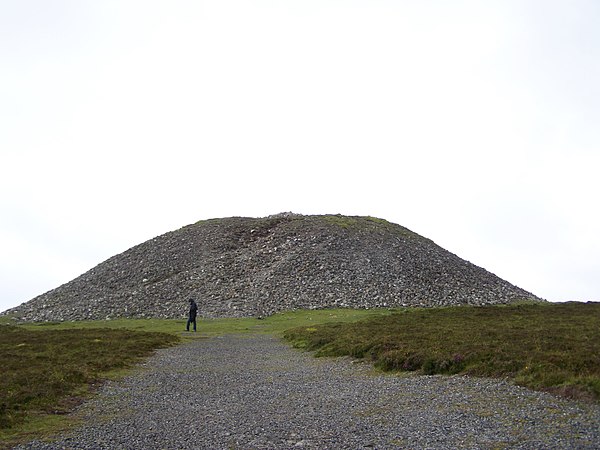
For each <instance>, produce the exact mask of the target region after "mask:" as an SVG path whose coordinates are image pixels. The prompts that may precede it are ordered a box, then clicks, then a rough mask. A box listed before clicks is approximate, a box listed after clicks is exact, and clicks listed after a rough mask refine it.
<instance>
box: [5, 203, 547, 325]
mask: <svg viewBox="0 0 600 450" xmlns="http://www.w3.org/2000/svg"><path fill="white" fill-rule="evenodd" d="M190 297H194V298H195V299H196V301H197V303H198V306H199V309H200V314H201V315H202V316H205V317H239V316H263V315H269V314H272V313H274V312H277V311H280V310H286V309H293V308H323V307H333V306H348V307H359V308H368V307H377V306H387V307H393V306H443V305H461V304H471V305H473V304H474V305H484V304H498V303H511V302H514V301H518V300H523V299H532V300H539V299H538V298H536V297H535V296H534V295H533V294H531V293H529V292H526V291H524V290H522V289H520V288H518V287H516V286H514V285H512V284H510V283H508V282H507V281H504V280H502V279H500V278H498V277H497V276H495V275H494V274H492V273H490V272H487V271H486V270H484V269H482V268H480V267H477V266H475V265H473V264H471V263H469V262H467V261H464V260H462V259H461V258H459V257H458V256H456V255H454V254H452V253H450V252H448V251H446V250H444V249H443V248H441V247H439V246H438V245H436V244H435V243H433V242H432V241H431V240H429V239H426V238H424V237H422V236H419V235H418V234H416V233H413V232H411V231H410V230H408V229H406V228H403V227H401V226H399V225H396V224H392V223H389V222H386V221H384V220H381V219H375V218H371V217H345V216H301V215H296V214H291V213H284V214H278V215H275V216H269V217H266V218H259V219H255V218H242V217H231V218H225V219H212V220H207V221H202V222H198V223H195V224H192V225H188V226H186V227H183V228H181V229H179V230H176V231H172V232H169V233H166V234H164V235H162V236H158V237H156V238H154V239H151V240H149V241H146V242H144V243H142V244H139V245H137V246H135V247H133V248H131V249H129V250H127V251H125V252H124V253H121V254H119V255H116V256H113V257H112V258H110V259H108V260H107V261H105V262H103V263H101V264H99V265H98V266H96V267H95V268H93V269H91V270H90V271H88V272H86V273H84V274H83V275H81V276H79V277H78V278H76V279H74V280H72V281H70V282H68V283H66V284H64V285H62V286H60V287H58V288H56V289H54V290H52V291H49V292H47V293H45V294H42V295H40V296H38V297H36V298H34V299H32V300H30V301H29V302H27V303H24V304H23V305H20V306H18V307H17V308H13V309H12V310H9V311H7V314H12V315H13V316H15V317H17V318H19V319H21V320H27V321H29V320H35V321H39V320H52V321H56V320H58V321H60V320H83V319H106V318H114V317H162V318H178V317H182V315H185V313H186V308H187V300H188V298H190Z"/></svg>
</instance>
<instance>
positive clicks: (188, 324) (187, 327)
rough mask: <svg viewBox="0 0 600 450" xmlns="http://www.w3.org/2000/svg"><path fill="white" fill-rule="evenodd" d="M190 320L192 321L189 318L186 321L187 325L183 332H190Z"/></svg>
mask: <svg viewBox="0 0 600 450" xmlns="http://www.w3.org/2000/svg"><path fill="white" fill-rule="evenodd" d="M191 320H192V319H191V318H189V319H188V321H187V325H186V326H185V330H186V331H190V322H191Z"/></svg>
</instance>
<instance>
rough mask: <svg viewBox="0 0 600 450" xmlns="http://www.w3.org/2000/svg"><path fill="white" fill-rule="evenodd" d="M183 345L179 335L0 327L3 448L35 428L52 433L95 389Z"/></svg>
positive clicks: (1, 439)
mask: <svg viewBox="0 0 600 450" xmlns="http://www.w3.org/2000/svg"><path fill="white" fill-rule="evenodd" d="M178 341H179V339H178V338H177V336H175V335H173V334H165V333H150V332H136V331H129V330H124V329H121V330H118V329H112V330H111V329H101V328H87V329H86V328H81V329H71V330H55V329H47V327H46V328H45V327H38V329H36V330H31V329H28V328H26V327H21V326H11V325H0V361H2V376H1V377H0V442H5V443H10V442H12V441H13V440H14V439H17V440H18V439H19V438H21V437H23V436H24V435H29V432H30V431H31V423H36V424H37V426H38V428H39V429H45V428H48V427H49V428H52V426H51V425H52V424H53V423H55V422H56V416H57V415H59V416H60V415H61V414H64V413H65V412H68V411H70V410H71V409H72V407H73V406H74V405H75V404H77V403H78V402H79V401H80V398H81V397H83V396H85V395H86V393H87V392H88V390H89V387H90V386H93V385H94V384H95V383H98V382H99V381H100V380H103V379H106V378H108V377H110V376H111V375H112V374H114V373H116V371H119V370H123V369H126V368H128V367H131V366H132V365H133V364H135V363H136V362H138V361H139V360H140V358H143V357H145V356H148V355H149V354H150V353H151V352H152V351H154V350H155V349H156V348H159V347H164V346H168V345H173V344H175V343H177V342H178ZM43 418H46V419H47V420H46V422H44V420H43ZM59 422H60V421H59Z"/></svg>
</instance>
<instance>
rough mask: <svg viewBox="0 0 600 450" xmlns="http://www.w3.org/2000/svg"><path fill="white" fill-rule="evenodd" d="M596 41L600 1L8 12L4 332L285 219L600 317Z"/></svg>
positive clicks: (114, 2) (376, 0)
mask: <svg viewBox="0 0 600 450" xmlns="http://www.w3.org/2000/svg"><path fill="white" fill-rule="evenodd" d="M599 23H600V2H597V1H595V0H589V1H584V0H569V1H556V0H535V1H534V0H497V1H494V0H492V1H465V0H463V1H461V0H457V1H442V0H439V1H435V0H430V1H427V0H424V1H416V0H415V1H403V0H393V1H391V0H390V1H387V0H361V1H359V0H205V1H202V0H194V1H192V0H188V1H186V0H169V1H166V0H164V1H149V0H143V1H142V0H140V1H135V0H102V1H91V0H90V1H86V0H72V1H67V0H0V152H1V166H0V167H1V177H0V214H1V216H0V249H1V250H0V311H2V310H5V309H7V308H9V307H12V306H16V305H18V304H20V303H22V302H24V301H27V300H30V299H31V298H33V297H34V296H36V295H38V294H41V293H43V292H45V291H47V290H49V289H52V288H55V287H57V286H59V285H60V284H62V283H65V282H67V281H69V280H71V279H73V278H75V277H76V276H78V275H80V274H81V273H83V272H85V271H87V270H88V269H90V268H92V267H93V266H95V265H96V264H98V263H100V262H102V261H104V260H105V259H107V258H109V257H110V256H113V255H115V254H117V253H120V252H122V251H125V250H126V249H128V248H130V247H132V246H133V245H136V244H138V243H141V242H143V241H145V240H147V239H150V238H152V237H154V236H156V235H159V234H162V233H165V232H167V231H171V230H173V229H177V228H179V227H181V226H184V225H186V224H189V223H193V222H196V221H198V220H200V219H207V218H213V217H229V216H265V215H269V214H275V213H278V212H282V211H294V212H297V213H303V214H325V213H341V214H349V215H371V216H377V217H381V218H385V219H387V220H389V221H392V222H395V223H398V224H401V225H404V226H406V227H408V228H410V229H412V230H413V231H415V232H417V233H419V234H421V235H424V236H426V237H428V238H430V239H432V240H434V241H435V242H436V243H438V244H439V245H441V246H442V247H444V248H446V249H448V250H450V251H452V252H453V253H456V254H458V255H459V256H461V257H463V258H464V259H467V260H469V261H471V262H473V263H475V264H477V265H479V266H482V267H485V268H486V269H488V270H489V271H491V272H493V273H495V274H497V275H499V276H500V277H502V278H505V279H507V280H508V281H510V282H512V283H514V284H517V285H519V286H520V287H523V288H525V289H527V290H530V291H532V292H534V293H535V294H537V295H539V296H542V297H544V298H546V299H548V300H552V301H564V300H596V301H600V276H599V272H600V212H599V208H598V201H597V197H598V194H599V193H600V181H599V175H598V172H599V170H600V126H599V124H600V82H599V81H598V80H600V27H598V24H599Z"/></svg>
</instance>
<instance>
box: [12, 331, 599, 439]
mask: <svg viewBox="0 0 600 450" xmlns="http://www.w3.org/2000/svg"><path fill="white" fill-rule="evenodd" d="M78 414H82V415H83V416H84V417H85V418H86V420H85V423H86V425H85V426H83V427H82V428H79V429H77V430H75V431H73V432H72V433H71V434H70V435H67V436H64V437H62V438H61V440H59V441H56V442H53V443H41V442H37V441H36V442H31V443H29V444H27V445H24V446H21V447H19V448H22V449H57V448H60V449H63V448H68V449H111V450H112V449H157V448H162V449H192V448H193V449H298V448H310V449H315V448H318V449H361V448H378V449H387V448H419V449H421V448H427V449H436V448H439V449H442V448H443V449H447V448H484V449H503V448H523V449H530V448H531V449H539V448H544V449H549V448H556V449H558V448H560V449H565V448H600V407H599V406H594V405H584V404H580V403H576V402H570V401H565V400H560V399H557V398H554V397H552V396H550V395H546V394H543V393H537V392H532V391H529V390H526V389H522V388H519V387H515V386H513V385H510V384H509V383H505V382H502V381H497V380H487V379H471V378H466V377H441V376H433V377H425V376H410V377H398V376H391V375H375V374H373V372H372V370H371V369H370V368H369V366H368V365H366V364H360V363H358V364H355V363H353V362H352V361H350V360H348V359H343V358H341V359H316V358H313V357H312V356H311V355H310V354H307V353H302V352H299V351H295V350H293V349H291V348H289V347H288V346H286V345H285V344H284V343H283V342H281V341H279V340H277V339H276V338H273V337H271V336H262V335H253V336H225V337H219V338H213V339H199V340H196V341H193V342H191V343H188V344H184V345H180V346H178V347H173V348H169V349H164V350H160V351H159V352H157V354H156V355H155V356H154V357H152V358H151V359H150V360H148V361H147V363H146V364H144V366H143V368H142V369H141V370H139V371H137V372H136V373H135V374H134V375H132V376H130V377H128V378H126V379H124V380H122V381H120V382H114V383H112V382H111V383H108V384H107V385H106V386H105V387H104V388H103V391H102V393H101V395H99V396H98V397H97V398H95V399H94V400H92V401H89V402H87V403H86V404H85V405H84V406H83V407H82V409H81V410H80V411H79V413H78Z"/></svg>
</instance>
